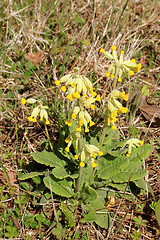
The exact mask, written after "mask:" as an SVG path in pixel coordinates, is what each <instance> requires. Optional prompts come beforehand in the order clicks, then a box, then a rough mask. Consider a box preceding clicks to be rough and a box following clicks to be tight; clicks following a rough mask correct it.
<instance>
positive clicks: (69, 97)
mask: <svg viewBox="0 0 160 240" xmlns="http://www.w3.org/2000/svg"><path fill="white" fill-rule="evenodd" d="M66 98H67V99H69V100H70V101H73V100H74V97H73V96H72V95H71V94H68V95H67V97H66Z"/></svg>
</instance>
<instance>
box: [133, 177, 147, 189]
mask: <svg viewBox="0 0 160 240" xmlns="http://www.w3.org/2000/svg"><path fill="white" fill-rule="evenodd" d="M134 183H135V184H136V186H137V187H139V188H142V189H144V190H146V189H147V187H148V186H147V182H146V181H145V180H143V179H138V180H135V181H134Z"/></svg>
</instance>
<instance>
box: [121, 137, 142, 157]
mask: <svg viewBox="0 0 160 240" xmlns="http://www.w3.org/2000/svg"><path fill="white" fill-rule="evenodd" d="M143 144H144V141H140V140H139V139H137V138H131V139H129V140H128V141H127V142H126V143H125V144H124V146H123V148H124V147H125V146H126V145H128V153H127V154H126V156H127V157H129V156H130V155H131V150H132V148H136V147H140V146H141V145H143Z"/></svg>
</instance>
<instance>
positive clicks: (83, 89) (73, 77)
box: [55, 73, 95, 101]
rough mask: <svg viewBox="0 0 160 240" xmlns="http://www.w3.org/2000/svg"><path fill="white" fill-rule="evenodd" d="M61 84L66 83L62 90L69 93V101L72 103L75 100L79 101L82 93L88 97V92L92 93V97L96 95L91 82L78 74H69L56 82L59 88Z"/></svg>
mask: <svg viewBox="0 0 160 240" xmlns="http://www.w3.org/2000/svg"><path fill="white" fill-rule="evenodd" d="M61 83H65V86H62V87H61V90H62V91H63V92H66V91H68V94H67V99H69V100H70V101H73V100H74V98H77V99H79V98H80V97H81V93H82V94H83V95H86V94H87V91H89V92H90V93H91V96H94V95H95V92H94V91H93V86H92V83H91V81H90V80H89V79H88V78H87V77H85V76H83V75H79V74H76V73H73V74H68V75H65V76H63V77H62V78H61V79H60V80H56V81H55V84H56V85H57V86H59V85H60V84H61Z"/></svg>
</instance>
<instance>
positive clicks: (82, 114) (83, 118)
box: [66, 95, 101, 132]
mask: <svg viewBox="0 0 160 240" xmlns="http://www.w3.org/2000/svg"><path fill="white" fill-rule="evenodd" d="M95 101H101V98H100V96H99V95H98V96H97V97H96V98H94V97H90V98H89V97H88V96H87V95H86V96H83V97H81V98H80V100H79V106H76V107H74V109H73V113H72V119H77V122H78V127H77V129H76V131H78V132H81V131H82V126H83V125H84V126H85V132H89V128H88V124H89V127H92V126H93V125H94V124H95V123H94V122H93V121H92V119H91V115H90V114H89V113H88V111H87V110H88V109H89V108H91V109H92V110H94V109H95V105H94V103H95ZM66 124H67V125H68V126H71V120H69V121H66Z"/></svg>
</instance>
